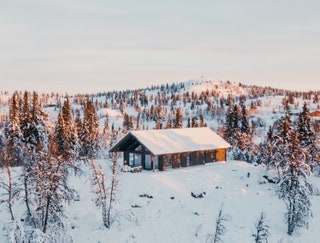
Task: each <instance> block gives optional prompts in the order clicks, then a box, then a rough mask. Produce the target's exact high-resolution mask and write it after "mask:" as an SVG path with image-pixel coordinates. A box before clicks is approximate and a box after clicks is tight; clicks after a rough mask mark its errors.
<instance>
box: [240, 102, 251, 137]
mask: <svg viewBox="0 0 320 243" xmlns="http://www.w3.org/2000/svg"><path fill="white" fill-rule="evenodd" d="M240 131H241V132H242V133H246V134H248V133H249V131H250V128H249V121H248V113H247V108H246V105H245V103H241V126H240Z"/></svg>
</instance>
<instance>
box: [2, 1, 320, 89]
mask: <svg viewBox="0 0 320 243" xmlns="http://www.w3.org/2000/svg"><path fill="white" fill-rule="evenodd" d="M319 12H320V1H318V0H304V1H301V0H280V1H279V0H277V1H276V0H269V1H263V0H199V1H195V0H175V1H172V0H171V1H169V0H161V1H159V0H158V1H154V0H139V1H131V0H117V1H114V0H108V1H104V0H90V1H89V0H68V1H66V0H28V1H25V0H0V90H2V91H4V90H5V91H14V90H22V91H23V90H36V91H39V92H68V93H84V92H85V93H87V92H90V93H91V92H103V91H110V90H123V89H132V88H145V87H147V86H151V85H156V84H165V83H172V82H184V81H187V80H190V79H196V78H200V77H201V76H205V77H209V78H211V79H214V80H215V79H219V80H230V81H233V82H241V83H245V84H255V85H261V86H272V87H278V88H286V89H294V90H320V81H319V80H320V67H319V65H320V15H319Z"/></svg>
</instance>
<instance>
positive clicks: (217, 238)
mask: <svg viewBox="0 0 320 243" xmlns="http://www.w3.org/2000/svg"><path fill="white" fill-rule="evenodd" d="M226 221H228V215H226V214H224V212H223V207H221V208H220V209H219V212H218V216H217V219H216V225H215V230H214V233H213V235H212V237H211V242H213V243H219V242H223V240H222V238H221V237H222V236H223V235H224V234H225V232H226V226H225V225H224V224H225V222H226Z"/></svg>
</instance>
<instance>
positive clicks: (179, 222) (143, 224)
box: [68, 161, 320, 243]
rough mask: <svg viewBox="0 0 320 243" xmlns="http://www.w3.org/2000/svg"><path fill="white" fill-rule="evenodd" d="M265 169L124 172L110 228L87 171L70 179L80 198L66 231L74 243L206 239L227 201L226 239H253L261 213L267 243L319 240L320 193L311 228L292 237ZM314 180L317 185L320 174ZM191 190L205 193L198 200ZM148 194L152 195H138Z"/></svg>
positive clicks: (241, 165)
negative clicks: (319, 206) (267, 228)
mask: <svg viewBox="0 0 320 243" xmlns="http://www.w3.org/2000/svg"><path fill="white" fill-rule="evenodd" d="M106 168H108V165H106ZM248 173H250V176H249V177H248ZM264 173H265V168H263V167H259V166H254V165H252V164H248V163H246V162H239V161H232V162H227V163H224V162H221V163H211V164H206V165H200V166H192V167H188V168H183V169H175V170H174V169H173V170H169V171H166V172H149V171H143V172H142V173H120V175H119V180H120V184H119V192H118V200H117V203H116V205H115V210H114V213H113V215H114V222H113V224H112V226H111V229H105V228H103V226H102V220H101V214H100V210H99V209H97V208H96V207H95V206H94V203H93V201H92V200H90V197H91V198H93V195H92V194H90V190H89V189H88V188H89V185H88V184H89V182H88V179H87V176H88V175H86V176H85V175H83V176H82V177H81V178H80V181H79V179H78V178H74V180H73V181H72V182H73V185H74V186H75V187H76V188H77V189H78V190H79V191H80V198H81V200H80V201H79V202H74V203H73V204H72V205H70V208H68V218H69V220H70V225H73V226H74V227H75V228H74V229H72V228H69V229H68V233H69V234H70V235H71V236H72V237H73V240H74V242H110V241H113V242H142V243H143V242H154V243H156V242H168V243H169V242H206V241H207V239H208V237H209V235H210V234H212V233H213V231H214V227H215V220H216V217H217V214H218V211H219V209H220V208H221V206H222V205H223V210H224V213H225V214H227V215H228V216H229V221H228V222H226V223H225V226H226V228H227V232H226V234H225V235H223V236H222V239H223V240H224V242H252V237H251V234H252V233H253V231H254V224H255V222H256V219H257V218H258V216H259V215H260V213H261V212H264V213H265V214H266V217H267V224H268V225H269V226H270V232H271V236H270V238H269V242H278V241H279V240H282V242H317V240H318V239H319V237H320V233H319V231H318V230H317V225H318V223H317V222H319V216H320V212H319V210H316V208H317V207H316V205H317V204H319V201H320V200H319V197H318V196H317V197H314V198H313V200H314V205H315V206H314V207H313V209H314V210H315V211H314V212H313V213H314V220H311V222H310V228H309V231H306V230H304V229H302V230H300V231H299V232H298V233H296V234H295V235H293V236H291V237H289V236H287V234H286V224H285V222H284V212H285V206H284V203H283V201H282V200H280V199H279V198H278V196H277V195H276V193H275V187H276V186H275V185H274V184H268V183H265V180H264V179H263V178H262V175H263V174H264ZM314 180H315V181H316V182H317V183H318V184H319V178H314ZM191 192H193V193H195V194H199V193H202V192H205V195H204V197H203V198H201V199H196V198H193V197H191V195H190V194H191ZM144 194H146V195H148V196H152V198H148V197H140V196H139V195H144ZM133 206H135V207H133ZM309 232H310V233H309Z"/></svg>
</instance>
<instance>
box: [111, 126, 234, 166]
mask: <svg viewBox="0 0 320 243" xmlns="http://www.w3.org/2000/svg"><path fill="white" fill-rule="evenodd" d="M230 147H231V146H230V144H228V143H227V142H226V141H225V140H224V139H223V138H222V137H220V136H219V135H218V134H216V133H215V132H214V131H212V130H211V129H210V128H207V127H201V128H179V129H164V130H139V131H130V132H129V133H127V134H126V135H125V136H124V137H123V138H121V139H120V140H119V141H118V142H116V143H115V144H114V145H113V146H112V148H111V149H110V150H109V152H115V151H119V152H123V164H124V165H128V166H131V167H138V166H142V168H143V169H145V170H155V169H159V170H160V171H163V170H166V169H168V168H179V167H187V166H192V165H200V164H205V163H211V162H218V161H226V160H227V148H230Z"/></svg>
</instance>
